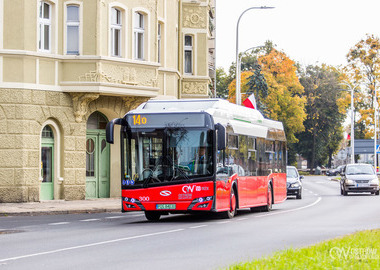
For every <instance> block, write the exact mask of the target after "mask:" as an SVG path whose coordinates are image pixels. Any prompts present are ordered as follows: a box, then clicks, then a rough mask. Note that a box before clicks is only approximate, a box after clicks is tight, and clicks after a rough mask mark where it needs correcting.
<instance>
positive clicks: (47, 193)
mask: <svg viewBox="0 0 380 270" xmlns="http://www.w3.org/2000/svg"><path fill="white" fill-rule="evenodd" d="M213 3H214V2H213V1H211V0H43V1H42V0H0V203H1V202H25V201H40V200H78V199H79V200H81V199H87V198H104V197H119V196H120V161H119V156H120V150H119V144H118V142H116V144H114V145H111V146H110V145H109V144H107V143H106V141H105V125H106V123H107V122H108V121H109V120H111V119H113V118H116V117H121V116H123V115H124V114H125V113H126V112H128V111H129V110H130V109H133V108H135V107H136V106H138V105H139V104H141V103H142V102H144V101H146V100H148V99H150V98H205V97H209V96H210V95H211V92H212V89H210V88H211V87H210V86H211V85H213V80H212V78H213V72H214V70H215V69H214V56H213V54H214V49H213V48H214V44H215V43H214V39H213V38H214V37H213V32H214V31H213V29H214V24H213V21H214V15H213V14H214V4H213ZM116 134H117V133H116Z"/></svg>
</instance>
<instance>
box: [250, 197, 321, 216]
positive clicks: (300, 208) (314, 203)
mask: <svg viewBox="0 0 380 270" xmlns="http://www.w3.org/2000/svg"><path fill="white" fill-rule="evenodd" d="M321 200H322V197H318V199H317V200H316V201H315V202H313V203H311V204H308V205H305V206H302V207H298V208H294V209H289V210H285V211H281V212H273V213H268V214H264V215H258V216H255V218H260V217H266V216H273V215H279V214H286V213H290V212H295V211H299V210H302V209H305V208H309V207H312V206H314V205H316V204H317V203H319V202H320V201H321Z"/></svg>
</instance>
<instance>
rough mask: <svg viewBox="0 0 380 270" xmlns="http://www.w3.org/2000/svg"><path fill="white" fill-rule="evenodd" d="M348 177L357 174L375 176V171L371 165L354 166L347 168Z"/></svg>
mask: <svg viewBox="0 0 380 270" xmlns="http://www.w3.org/2000/svg"><path fill="white" fill-rule="evenodd" d="M346 174H347V175H356V174H368V175H372V174H375V171H374V170H373V168H372V166H371V165H356V166H355V165H354V166H347V171H346Z"/></svg>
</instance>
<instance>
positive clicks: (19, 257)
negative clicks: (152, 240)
mask: <svg viewBox="0 0 380 270" xmlns="http://www.w3.org/2000/svg"><path fill="white" fill-rule="evenodd" d="M184 230H185V229H177V230H171V231H163V232H156V233H148V234H142V235H136V236H130V237H125V238H119V239H114V240H108V241H102V242H95V243H92V244H87V245H80V246H73V247H68V248H60V249H55V250H50V251H45V252H39V253H32V254H27V255H22V256H17V257H10V258H4V259H0V263H2V262H7V261H15V260H19V259H24V258H30V257H37V256H42V255H48V254H53V253H59V252H63V251H68V250H75V249H81V248H88V247H94V246H100V245H106V244H111V243H117V242H122V241H128V240H133V239H139V238H144V237H150V236H156V235H162V234H168V233H175V232H180V231H184Z"/></svg>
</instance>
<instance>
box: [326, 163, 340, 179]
mask: <svg viewBox="0 0 380 270" xmlns="http://www.w3.org/2000/svg"><path fill="white" fill-rule="evenodd" d="M344 166H345V165H340V166H338V167H337V168H335V169H330V170H328V171H327V172H326V175H327V176H336V175H338V174H340V173H341V172H342V170H343V168H344Z"/></svg>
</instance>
